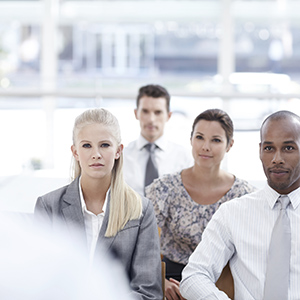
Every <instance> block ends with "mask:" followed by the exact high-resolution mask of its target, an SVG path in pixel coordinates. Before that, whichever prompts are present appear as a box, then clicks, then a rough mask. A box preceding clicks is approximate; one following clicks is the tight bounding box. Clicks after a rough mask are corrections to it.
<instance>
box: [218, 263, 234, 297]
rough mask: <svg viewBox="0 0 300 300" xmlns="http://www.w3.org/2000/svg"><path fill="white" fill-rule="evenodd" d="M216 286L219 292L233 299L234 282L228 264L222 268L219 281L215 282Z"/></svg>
mask: <svg viewBox="0 0 300 300" xmlns="http://www.w3.org/2000/svg"><path fill="white" fill-rule="evenodd" d="M216 286H217V287H218V289H219V290H221V291H223V292H224V293H226V294H227V296H228V297H229V298H230V299H234V282H233V278H232V275H231V271H230V267H229V263H228V264H227V265H226V266H225V267H224V269H223V271H222V273H221V275H220V277H219V279H218V280H217V282H216Z"/></svg>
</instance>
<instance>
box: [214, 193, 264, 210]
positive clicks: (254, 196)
mask: <svg viewBox="0 0 300 300" xmlns="http://www.w3.org/2000/svg"><path fill="white" fill-rule="evenodd" d="M264 195H265V192H264V190H255V191H254V192H251V193H245V194H243V195H241V196H240V197H236V198H234V199H232V200H231V201H227V202H225V203H223V204H222V205H221V206H220V208H219V209H221V208H222V210H230V211H233V210H239V209H242V210H244V209H246V210H248V209H250V208H251V207H253V205H254V204H256V203H257V202H262V201H261V200H262V199H263V198H264Z"/></svg>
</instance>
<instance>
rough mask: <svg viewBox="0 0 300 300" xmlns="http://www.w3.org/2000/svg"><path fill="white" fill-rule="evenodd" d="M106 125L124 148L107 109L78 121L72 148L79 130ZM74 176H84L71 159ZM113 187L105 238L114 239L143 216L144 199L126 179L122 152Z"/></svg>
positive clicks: (92, 112)
mask: <svg viewBox="0 0 300 300" xmlns="http://www.w3.org/2000/svg"><path fill="white" fill-rule="evenodd" d="M95 123H96V124H103V125H104V126H107V127H108V128H110V132H111V134H112V136H113V137H114V139H115V141H116V142H117V144H118V146H119V145H121V132H120V126H119V122H118V120H117V118H116V117H115V116H114V115H113V114H112V113H110V112H109V111H108V110H106V109H104V108H95V109H89V110H86V111H85V112H83V113H82V114H81V115H79V116H78V117H77V118H76V119H75V124H74V127H73V145H75V142H76V138H77V136H78V133H79V131H80V130H81V129H82V128H83V127H85V126H86V125H90V124H95ZM71 172H72V174H71V178H72V180H74V179H75V178H77V177H78V176H80V174H81V167H80V165H79V162H78V161H77V160H76V159H75V158H74V157H73V158H72V171H71ZM111 175H112V176H111V185H110V210H109V219H108V226H107V230H106V232H105V236H106V237H111V236H115V235H116V234H117V232H118V231H120V230H121V229H122V228H124V226H125V225H126V223H127V222H128V221H129V220H133V219H138V218H140V216H141V214H142V200H141V196H140V195H139V194H138V193H136V192H135V191H134V190H133V189H131V188H130V187H129V186H128V185H127V184H126V183H125V182H124V179H123V152H122V153H121V155H120V157H119V159H116V160H115V164H114V167H113V169H112V174H111Z"/></svg>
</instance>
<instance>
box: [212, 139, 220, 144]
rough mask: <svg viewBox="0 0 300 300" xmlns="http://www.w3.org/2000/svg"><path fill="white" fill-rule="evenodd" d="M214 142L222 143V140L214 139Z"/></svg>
mask: <svg viewBox="0 0 300 300" xmlns="http://www.w3.org/2000/svg"><path fill="white" fill-rule="evenodd" d="M213 142H216V143H220V142H221V140H220V139H213Z"/></svg>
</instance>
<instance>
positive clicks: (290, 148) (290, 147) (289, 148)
mask: <svg viewBox="0 0 300 300" xmlns="http://www.w3.org/2000/svg"><path fill="white" fill-rule="evenodd" d="M285 149H286V150H288V151H291V150H293V149H294V147H293V146H286V147H285Z"/></svg>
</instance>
